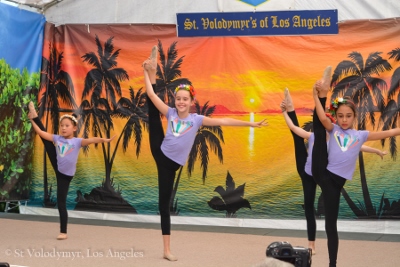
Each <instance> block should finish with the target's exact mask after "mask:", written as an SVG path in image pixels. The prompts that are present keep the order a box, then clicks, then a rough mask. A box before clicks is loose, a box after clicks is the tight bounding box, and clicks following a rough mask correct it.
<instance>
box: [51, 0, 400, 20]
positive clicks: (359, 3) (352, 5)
mask: <svg viewBox="0 0 400 267" xmlns="http://www.w3.org/2000/svg"><path fill="white" fill-rule="evenodd" d="M321 9H337V10H338V14H339V21H343V20H353V19H382V18H395V17H400V1H397V0H396V1H395V0H383V1H373V0H352V1H348V0H335V1H333V0H269V1H266V2H265V3H262V4H260V5H258V6H257V7H254V6H252V5H249V4H246V3H244V2H242V1H238V0H202V1H193V0H179V1H176V0H162V1H161V0H147V1H143V0H113V1H110V0H85V1H82V0H64V1H62V2H59V3H58V4H55V5H53V6H51V7H49V8H48V9H46V10H45V11H44V15H45V17H46V19H47V21H49V22H51V23H54V24H56V25H60V24H75V23H96V24H101V23H106V24H107V23H139V24H140V23H154V24H176V13H190V12H233V11H238V12H239V11H268V10H321Z"/></svg>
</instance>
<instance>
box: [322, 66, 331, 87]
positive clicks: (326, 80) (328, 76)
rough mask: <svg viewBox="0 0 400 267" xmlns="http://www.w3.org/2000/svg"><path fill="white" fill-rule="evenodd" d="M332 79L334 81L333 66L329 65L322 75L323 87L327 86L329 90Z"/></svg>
mask: <svg viewBox="0 0 400 267" xmlns="http://www.w3.org/2000/svg"><path fill="white" fill-rule="evenodd" d="M331 81H332V67H331V66H327V67H326V68H325V70H324V74H323V75H322V79H321V83H322V87H324V88H327V90H329V87H330V86H331Z"/></svg>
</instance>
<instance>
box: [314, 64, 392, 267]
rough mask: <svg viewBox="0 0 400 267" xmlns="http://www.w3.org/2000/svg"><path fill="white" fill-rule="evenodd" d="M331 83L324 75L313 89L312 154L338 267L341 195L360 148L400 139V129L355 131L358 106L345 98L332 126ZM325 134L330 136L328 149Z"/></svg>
mask: <svg viewBox="0 0 400 267" xmlns="http://www.w3.org/2000/svg"><path fill="white" fill-rule="evenodd" d="M328 68H330V67H328ZM330 83H331V76H330V75H329V76H328V75H324V77H323V79H322V80H320V81H317V82H316V83H315V85H314V87H313V98H314V103H315V110H314V116H313V127H314V135H315V141H314V147H313V152H312V174H313V177H314V179H315V181H316V182H317V184H318V185H319V186H320V187H321V190H322V194H323V199H324V206H325V231H326V234H327V239H328V252H329V267H336V260H337V253H338V247H339V237H338V232H337V218H338V214H339V202H340V192H341V190H342V188H343V186H344V184H345V182H346V181H347V180H351V179H352V176H353V172H354V169H355V164H356V161H357V157H358V154H359V152H360V149H361V146H362V144H363V143H364V142H366V141H372V140H382V139H385V138H388V137H393V136H397V135H400V128H396V129H391V130H387V131H380V132H369V131H361V130H354V129H353V125H354V122H355V118H356V106H355V105H354V103H353V102H352V101H351V100H349V99H346V98H337V99H335V100H334V101H333V105H332V106H331V109H330V111H331V113H333V114H334V116H335V119H336V124H333V123H332V122H331V121H330V120H329V119H328V118H327V117H326V116H325V108H324V107H325V103H326V97H327V95H328V91H329V86H330ZM326 132H328V134H329V142H328V146H327V145H326V141H327V139H326ZM328 150H329V154H328Z"/></svg>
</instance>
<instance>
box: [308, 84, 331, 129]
mask: <svg viewBox="0 0 400 267" xmlns="http://www.w3.org/2000/svg"><path fill="white" fill-rule="evenodd" d="M327 90H328V89H327V88H322V82H321V81H317V82H316V83H315V85H314V87H313V97H314V103H315V110H316V112H317V115H318V119H319V120H320V121H321V123H322V125H323V126H324V127H325V129H326V130H328V131H331V130H332V129H333V124H332V122H331V120H330V119H329V118H328V117H326V115H325V107H323V106H322V105H321V102H320V101H319V96H318V94H320V95H321V97H326V95H327Z"/></svg>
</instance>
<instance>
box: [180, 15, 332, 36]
mask: <svg viewBox="0 0 400 267" xmlns="http://www.w3.org/2000/svg"><path fill="white" fill-rule="evenodd" d="M177 28H178V36H179V37H195V36H250V35H254V36H256V35H257V36H262V35H310V34H338V32H339V29H338V12H337V10H312V11H311V10H307V11H299V10H296V11H274V12H229V13H178V14H177Z"/></svg>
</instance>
